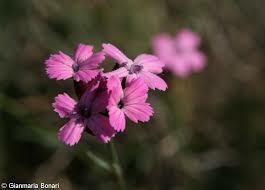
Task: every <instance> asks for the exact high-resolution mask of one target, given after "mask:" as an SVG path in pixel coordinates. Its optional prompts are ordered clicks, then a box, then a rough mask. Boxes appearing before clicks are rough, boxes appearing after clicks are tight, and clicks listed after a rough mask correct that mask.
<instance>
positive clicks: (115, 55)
mask: <svg viewBox="0 0 265 190" xmlns="http://www.w3.org/2000/svg"><path fill="white" fill-rule="evenodd" d="M102 47H103V52H104V53H106V54H107V55H108V56H109V57H111V58H112V59H114V60H115V61H117V63H119V64H122V63H126V62H127V61H128V59H129V58H128V57H126V55H124V54H123V53H122V52H121V51H120V50H119V49H118V48H117V47H115V46H114V45H112V44H103V45H102Z"/></svg>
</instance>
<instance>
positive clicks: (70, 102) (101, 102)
mask: <svg viewBox="0 0 265 190" xmlns="http://www.w3.org/2000/svg"><path fill="white" fill-rule="evenodd" d="M108 99H109V93H108V91H107V86H106V81H105V80H103V79H100V80H98V79H95V80H93V81H91V82H90V83H89V84H88V87H87V90H86V92H85V93H84V94H83V95H82V96H81V98H80V101H79V102H76V101H75V100H74V99H72V98H71V97H70V96H68V95H67V94H66V93H64V94H59V95H58V96H57V97H55V102H54V103H53V107H54V111H55V112H57V113H58V114H59V116H60V117H61V118H69V121H68V122H67V123H66V124H65V125H64V126H63V127H62V128H60V130H59V134H58V138H59V140H60V141H61V142H63V143H65V144H67V145H70V146H72V145H74V144H76V143H78V142H79V140H80V138H81V135H82V133H83V132H84V130H85V129H86V128H87V129H89V130H90V131H91V132H92V133H93V134H94V135H95V136H96V137H97V138H98V139H99V140H100V141H102V142H104V143H107V142H108V141H110V139H111V138H112V137H113V136H114V135H115V131H114V129H113V128H112V127H111V125H110V123H109V118H108V117H107V116H105V115H103V112H104V111H105V110H106V107H107V104H108Z"/></svg>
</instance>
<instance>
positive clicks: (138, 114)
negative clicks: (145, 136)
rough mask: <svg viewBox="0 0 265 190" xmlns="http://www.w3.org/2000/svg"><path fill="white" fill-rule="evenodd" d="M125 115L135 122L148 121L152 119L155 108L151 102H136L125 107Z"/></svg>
mask: <svg viewBox="0 0 265 190" xmlns="http://www.w3.org/2000/svg"><path fill="white" fill-rule="evenodd" d="M124 113H125V115H126V116H127V117H128V118H130V119H131V120H132V121H134V122H135V123H138V121H142V122H147V121H149V120H150V117H151V116H152V115H153V113H154V112H153V109H152V107H151V106H150V104H149V103H146V102H144V103H139V104H137V103H134V104H130V105H128V106H127V105H126V106H125V107H124Z"/></svg>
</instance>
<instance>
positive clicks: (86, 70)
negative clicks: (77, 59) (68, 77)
mask: <svg viewBox="0 0 265 190" xmlns="http://www.w3.org/2000/svg"><path fill="white" fill-rule="evenodd" d="M104 59H105V56H104V53H102V52H101V53H96V54H94V55H92V56H91V57H90V58H88V59H87V60H85V61H83V62H81V63H78V65H79V66H80V68H79V71H78V72H76V73H75V74H74V79H75V80H76V81H80V80H81V81H84V82H89V81H91V80H92V79H93V78H95V77H96V76H97V75H98V74H99V72H100V69H98V66H99V64H100V63H101V62H102V61H103V60H104Z"/></svg>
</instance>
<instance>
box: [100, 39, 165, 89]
mask: <svg viewBox="0 0 265 190" xmlns="http://www.w3.org/2000/svg"><path fill="white" fill-rule="evenodd" d="M102 46H103V52H104V53H106V54H107V55H108V56H109V57H111V58H112V59H114V60H115V61H116V62H117V63H118V64H119V65H120V68H119V69H117V70H116V71H113V72H110V73H107V74H105V76H107V77H110V76H113V75H115V76H118V77H127V81H131V80H132V79H136V78H141V79H143V80H144V82H145V83H146V84H147V86H148V87H149V88H151V89H153V90H154V89H156V88H157V89H159V90H163V91H165V90H166V88H167V84H166V83H165V81H164V80H163V79H161V78H160V77H159V76H157V74H159V73H162V71H163V70H162V68H163V67H164V63H162V62H161V61H160V60H159V59H158V58H157V57H156V56H154V55H149V54H141V55H139V56H137V57H136V58H135V59H134V61H132V60H131V59H129V58H128V57H127V56H126V55H124V54H123V53H122V52H121V51H120V50H119V49H118V48H116V47H115V46H113V45H111V44H103V45H102Z"/></svg>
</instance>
